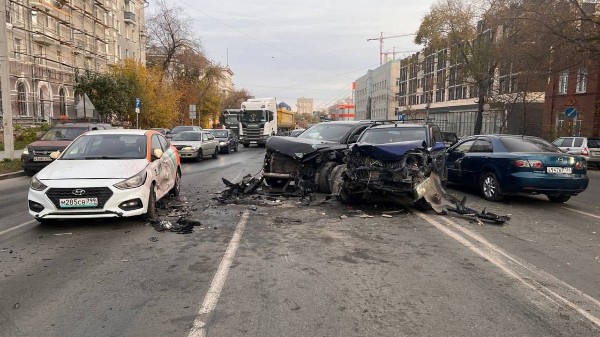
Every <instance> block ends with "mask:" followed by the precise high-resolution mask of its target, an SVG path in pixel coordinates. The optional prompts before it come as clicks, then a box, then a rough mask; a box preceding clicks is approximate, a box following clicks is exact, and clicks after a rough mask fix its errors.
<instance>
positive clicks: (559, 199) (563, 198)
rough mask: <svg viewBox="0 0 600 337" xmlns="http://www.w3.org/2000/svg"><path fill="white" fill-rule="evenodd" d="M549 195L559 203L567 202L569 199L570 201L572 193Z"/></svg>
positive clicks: (553, 200)
mask: <svg viewBox="0 0 600 337" xmlns="http://www.w3.org/2000/svg"><path fill="white" fill-rule="evenodd" d="M547 197H548V200H550V201H552V202H555V203H559V204H562V203H563V202H567V201H569V199H571V196H570V195H564V194H548V195H547Z"/></svg>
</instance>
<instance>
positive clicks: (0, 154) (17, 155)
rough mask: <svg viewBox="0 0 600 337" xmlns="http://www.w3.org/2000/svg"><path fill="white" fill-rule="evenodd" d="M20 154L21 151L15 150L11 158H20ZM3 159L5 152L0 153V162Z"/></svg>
mask: <svg viewBox="0 0 600 337" xmlns="http://www.w3.org/2000/svg"><path fill="white" fill-rule="evenodd" d="M21 153H23V150H15V155H14V156H13V158H21ZM4 158H6V152H5V151H0V160H2V159H4Z"/></svg>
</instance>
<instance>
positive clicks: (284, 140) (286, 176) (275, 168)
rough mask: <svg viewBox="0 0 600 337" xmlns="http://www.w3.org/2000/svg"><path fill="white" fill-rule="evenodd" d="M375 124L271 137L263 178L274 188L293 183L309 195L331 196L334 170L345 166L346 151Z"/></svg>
mask: <svg viewBox="0 0 600 337" xmlns="http://www.w3.org/2000/svg"><path fill="white" fill-rule="evenodd" d="M374 124H375V122H374V121H333V122H322V123H319V124H315V125H313V126H312V127H310V128H309V129H307V130H306V131H304V132H302V134H300V135H299V136H298V137H279V136H273V137H270V138H269V140H268V141H267V144H266V148H267V153H266V155H265V162H264V166H263V171H264V173H263V176H264V178H265V181H266V182H267V184H269V185H271V186H286V185H287V184H289V183H290V182H292V181H293V182H294V183H295V184H296V185H297V186H300V187H302V188H303V189H305V190H309V191H318V192H322V193H329V192H330V187H329V175H330V173H331V170H332V169H333V168H334V167H335V166H338V165H340V164H342V163H343V159H344V156H345V151H346V150H347V149H348V146H349V145H350V144H353V143H355V142H356V141H357V140H358V138H359V137H360V135H361V134H362V133H363V131H365V130H366V129H367V128H369V127H371V126H372V125H374Z"/></svg>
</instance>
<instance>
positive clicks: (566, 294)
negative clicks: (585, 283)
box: [415, 211, 600, 327]
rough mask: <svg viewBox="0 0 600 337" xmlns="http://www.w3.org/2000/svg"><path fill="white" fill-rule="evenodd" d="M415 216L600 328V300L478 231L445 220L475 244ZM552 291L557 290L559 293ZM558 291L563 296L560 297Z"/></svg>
mask: <svg viewBox="0 0 600 337" xmlns="http://www.w3.org/2000/svg"><path fill="white" fill-rule="evenodd" d="M415 214H416V215H417V216H418V217H420V218H421V219H423V220H425V221H427V222H428V223H429V224H431V225H433V226H434V227H436V228H438V229H439V230H441V231H442V232H444V233H445V234H447V235H448V236H450V237H451V238H453V239H455V240H456V241H458V242H460V243H462V244H463V245H465V246H466V247H468V248H469V249H471V250H472V251H473V252H475V253H477V254H478V255H479V256H481V257H483V258H484V259H486V260H488V261H489V262H491V263H493V264H494V265H496V267H498V268H499V269H500V270H502V271H503V272H504V273H506V274H507V275H509V276H511V277H513V278H515V279H516V280H518V281H520V282H521V283H522V284H523V285H525V286H526V287H527V288H529V289H531V290H534V291H536V292H537V293H538V294H539V295H542V296H543V297H544V298H546V299H548V300H549V301H551V302H553V303H556V304H559V305H561V304H562V305H565V306H567V307H569V308H571V309H573V310H575V311H576V312H577V313H579V314H580V315H581V316H583V317H585V318H586V319H588V320H589V321H590V322H592V323H593V324H595V325H596V326H597V327H600V318H599V317H598V316H594V314H592V313H590V312H596V313H600V301H598V300H597V299H595V298H593V297H591V296H589V295H587V294H585V293H583V292H582V291H580V290H578V289H576V288H575V287H573V286H571V285H569V284H567V283H565V282H563V281H561V280H559V279H557V278H556V277H554V276H552V275H551V274H548V273H546V272H545V271H543V270H541V269H539V268H537V267H535V266H534V265H532V264H530V263H527V262H525V261H521V260H519V259H517V258H515V257H513V256H511V255H509V254H508V253H506V252H505V251H503V250H502V249H500V248H499V247H498V246H496V245H494V244H492V243H490V242H489V241H487V240H486V239H485V238H483V237H482V236H480V235H479V234H476V233H475V232H473V231H470V230H468V229H466V228H464V227H462V226H460V225H458V224H457V223H455V222H453V221H452V220H450V219H447V218H444V220H445V221H446V223H447V224H448V225H449V226H450V227H451V228H452V229H454V230H458V231H461V232H463V233H464V234H466V235H467V236H469V237H470V238H471V239H472V240H474V241H475V242H474V243H473V242H471V241H469V240H467V239H466V238H465V237H463V236H461V235H460V234H458V233H456V232H455V231H453V230H452V229H451V228H450V227H448V226H444V225H442V224H440V223H439V222H437V221H435V220H434V219H432V218H431V217H429V216H427V215H425V214H423V213H421V212H416V211H415ZM550 288H553V289H555V290H556V291H555V290H552V289H550ZM558 292H560V293H562V294H559V293H558ZM575 303H577V304H575ZM586 307H587V310H586Z"/></svg>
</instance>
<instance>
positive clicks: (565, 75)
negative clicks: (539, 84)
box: [558, 70, 569, 94]
mask: <svg viewBox="0 0 600 337" xmlns="http://www.w3.org/2000/svg"><path fill="white" fill-rule="evenodd" d="M568 83H569V71H568V70H565V71H563V72H561V73H560V75H559V77H558V93H559V94H566V93H567V84H568Z"/></svg>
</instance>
